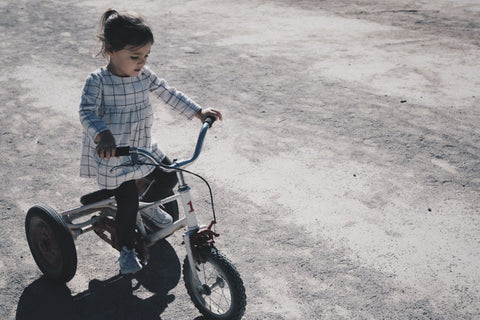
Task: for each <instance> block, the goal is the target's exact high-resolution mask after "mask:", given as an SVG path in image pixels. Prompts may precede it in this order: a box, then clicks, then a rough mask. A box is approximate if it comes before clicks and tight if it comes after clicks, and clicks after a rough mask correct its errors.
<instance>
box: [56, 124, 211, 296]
mask: <svg viewBox="0 0 480 320" xmlns="http://www.w3.org/2000/svg"><path fill="white" fill-rule="evenodd" d="M211 124H212V122H208V121H207V122H205V123H204V124H203V126H202V128H201V130H200V134H199V136H198V140H197V144H196V147H195V151H194V154H193V155H192V157H191V158H189V159H186V160H180V161H174V163H173V164H171V165H165V164H163V163H161V161H159V160H158V159H156V158H155V156H154V155H153V154H152V153H150V152H148V151H147V150H144V149H139V148H130V149H129V154H130V158H131V160H132V162H133V164H135V163H139V162H138V159H139V157H143V158H146V159H148V160H149V161H150V162H151V164H153V165H156V166H159V167H161V168H162V169H163V170H165V171H169V172H171V171H176V172H177V176H178V181H179V186H178V189H177V192H176V193H175V194H174V195H172V196H169V197H166V198H164V199H161V200H158V201H155V202H152V203H145V202H141V199H142V197H141V196H140V198H139V199H140V205H139V211H138V212H139V214H138V215H137V229H138V231H139V232H140V234H141V235H142V238H143V239H144V241H145V243H146V245H147V246H151V245H153V244H155V243H156V242H157V241H159V240H161V239H164V238H166V237H168V236H169V235H171V234H173V233H174V232H176V231H178V230H180V229H182V228H187V230H186V232H185V233H184V235H183V241H184V243H185V248H186V251H187V256H188V261H189V264H190V266H191V270H195V260H194V255H193V251H192V243H191V237H192V235H194V234H196V233H197V232H198V231H199V229H200V226H199V225H198V220H197V214H196V211H195V209H194V208H195V207H194V205H193V201H192V198H191V195H190V187H189V186H188V185H187V183H186V182H185V178H184V175H183V172H182V171H180V170H178V169H181V168H184V167H186V166H187V165H189V164H191V163H192V162H194V161H195V160H196V159H197V158H198V156H199V155H200V152H201V150H202V146H203V141H204V139H205V135H206V133H207V130H208V129H209V128H210V126H211ZM174 200H179V202H181V203H182V207H183V212H184V217H182V218H181V219H179V220H177V221H175V222H174V223H172V224H171V225H170V226H168V227H166V228H162V229H160V230H158V231H156V232H154V233H152V234H147V232H146V229H145V226H144V224H143V220H142V218H141V211H142V210H145V209H148V208H151V207H157V206H160V205H164V204H166V203H169V202H172V201H174ZM97 212H99V215H98V216H92V217H90V218H89V219H87V220H86V221H83V222H77V223H74V222H73V221H74V220H77V219H80V218H82V217H85V216H87V215H90V214H92V213H97ZM59 214H60V215H61V216H62V217H63V218H64V220H65V221H66V223H67V226H68V228H69V229H70V231H71V233H72V235H73V237H74V238H77V237H78V236H79V235H81V234H83V233H85V232H88V231H91V230H94V229H95V227H94V224H95V223H96V222H98V221H100V220H101V219H102V218H105V217H107V216H111V217H113V216H115V214H116V202H115V199H114V198H109V199H105V200H101V201H98V202H96V203H92V204H88V205H84V206H80V207H77V208H74V209H71V210H66V211H63V212H60V213H59ZM194 277H195V280H196V282H197V285H198V287H199V289H200V290H201V289H202V284H201V282H200V280H199V278H198V275H197V274H196V273H195V272H194Z"/></svg>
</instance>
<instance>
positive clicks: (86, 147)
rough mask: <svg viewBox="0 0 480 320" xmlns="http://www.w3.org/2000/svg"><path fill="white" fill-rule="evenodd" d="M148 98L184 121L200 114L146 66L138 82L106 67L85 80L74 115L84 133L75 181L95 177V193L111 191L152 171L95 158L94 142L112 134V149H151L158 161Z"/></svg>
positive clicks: (124, 161) (120, 160)
mask: <svg viewBox="0 0 480 320" xmlns="http://www.w3.org/2000/svg"><path fill="white" fill-rule="evenodd" d="M149 93H153V94H154V95H156V96H157V97H158V98H160V99H162V100H163V101H165V103H166V104H168V105H169V106H170V107H172V109H174V110H176V111H178V112H179V113H181V114H183V115H184V116H186V117H187V118H188V119H191V118H193V116H194V115H195V114H196V113H197V112H198V111H199V110H200V107H199V106H198V105H197V104H195V102H193V101H192V100H190V99H188V98H187V97H186V96H185V95H184V94H183V93H181V92H180V91H177V90H176V89H175V88H172V87H169V86H168V85H167V83H166V82H165V80H163V79H160V78H158V77H157V75H156V74H155V73H154V72H153V71H151V70H150V69H149V68H147V67H144V68H143V70H142V72H140V74H139V75H138V76H137V77H118V76H115V75H114V74H112V73H111V72H110V71H108V70H107V69H106V68H105V67H103V68H100V69H98V70H96V71H95V72H93V73H91V74H90V75H89V76H88V77H87V80H86V82H85V87H84V89H83V93H82V100H81V103H80V110H79V114H80V122H81V123H82V126H83V128H84V132H83V144H82V156H81V160H80V176H82V177H95V176H96V177H97V181H98V184H99V186H100V188H102V189H115V188H117V187H119V186H120V185H121V184H122V183H123V182H125V181H128V180H132V179H138V178H142V177H145V176H146V175H148V174H149V173H150V172H152V171H153V169H154V167H153V166H142V165H137V166H132V165H128V164H129V162H130V158H129V157H119V158H115V157H114V158H110V159H104V160H102V159H101V158H100V157H99V156H98V155H97V154H96V153H95V147H96V145H95V143H94V142H93V141H94V139H95V137H96V136H97V135H98V134H99V133H100V132H102V131H105V130H110V131H111V132H112V134H113V136H114V137H115V141H116V143H117V147H124V146H130V147H137V148H142V149H146V150H151V151H152V152H154V153H155V154H156V155H157V156H158V157H159V158H160V159H163V157H164V156H165V155H164V153H163V152H162V151H161V150H160V149H158V148H156V147H155V146H153V147H152V139H151V128H152V124H153V112H152V107H151V105H150V101H149Z"/></svg>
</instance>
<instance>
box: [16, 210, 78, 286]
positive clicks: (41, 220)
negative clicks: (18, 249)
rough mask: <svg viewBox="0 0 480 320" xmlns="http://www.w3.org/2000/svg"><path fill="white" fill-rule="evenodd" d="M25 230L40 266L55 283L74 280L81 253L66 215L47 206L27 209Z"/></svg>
mask: <svg viewBox="0 0 480 320" xmlns="http://www.w3.org/2000/svg"><path fill="white" fill-rule="evenodd" d="M25 231H26V234H27V241H28V246H29V247H30V251H31V252H32V255H33V258H34V260H35V262H36V263H37V266H38V268H39V269H40V270H41V271H42V272H43V274H44V275H45V276H46V277H47V278H49V279H50V280H53V281H55V282H63V283H66V282H68V281H70V280H71V279H72V278H73V276H74V275H75V272H76V270H77V252H76V249H75V244H74V241H73V237H72V234H71V232H70V230H69V229H68V226H67V224H66V223H65V221H64V220H63V219H62V217H61V216H60V215H59V214H58V213H57V212H56V211H55V210H53V209H52V208H50V207H49V206H47V205H37V206H34V207H32V208H30V210H28V212H27V216H26V218H25Z"/></svg>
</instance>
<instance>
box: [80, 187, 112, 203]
mask: <svg viewBox="0 0 480 320" xmlns="http://www.w3.org/2000/svg"><path fill="white" fill-rule="evenodd" d="M110 197H113V190H107V189H102V190H97V191H94V192H90V193H88V194H86V195H84V196H82V197H81V198H80V203H81V204H83V205H84V206H86V205H87V204H92V203H95V202H98V201H102V200H105V199H108V198H110Z"/></svg>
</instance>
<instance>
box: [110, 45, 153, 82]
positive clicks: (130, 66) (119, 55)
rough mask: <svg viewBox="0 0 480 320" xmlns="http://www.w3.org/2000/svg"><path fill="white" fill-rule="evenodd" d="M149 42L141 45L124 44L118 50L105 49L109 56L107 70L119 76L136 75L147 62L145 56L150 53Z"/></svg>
mask: <svg viewBox="0 0 480 320" xmlns="http://www.w3.org/2000/svg"><path fill="white" fill-rule="evenodd" d="M151 47H152V44H151V43H147V44H146V45H144V46H143V47H132V46H126V47H125V48H123V49H122V50H119V51H110V50H108V49H107V54H108V55H109V56H110V63H109V64H108V67H107V68H108V70H110V72H111V73H113V74H114V75H116V76H119V77H136V76H138V74H139V73H140V70H142V68H143V66H144V65H145V63H146V62H147V57H148V55H149V54H150V48H151Z"/></svg>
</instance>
